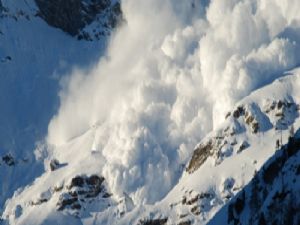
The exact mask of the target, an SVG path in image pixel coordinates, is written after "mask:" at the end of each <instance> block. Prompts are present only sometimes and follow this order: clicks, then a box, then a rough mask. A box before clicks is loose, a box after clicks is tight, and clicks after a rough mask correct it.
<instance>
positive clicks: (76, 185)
mask: <svg viewBox="0 0 300 225" xmlns="http://www.w3.org/2000/svg"><path fill="white" fill-rule="evenodd" d="M104 180H105V179H104V178H103V177H100V176H98V175H91V176H90V177H88V176H76V177H74V178H72V180H71V182H70V184H69V185H67V190H68V191H67V192H63V193H62V194H61V195H60V197H59V201H58V203H57V210H59V211H62V210H65V209H67V208H69V209H73V210H75V211H76V210H77V211H78V210H80V209H81V208H82V204H83V203H84V202H90V201H92V200H93V199H95V198H97V197H98V196H99V195H100V194H102V195H101V196H100V197H102V199H106V198H109V197H110V196H111V195H110V194H109V193H107V192H106V189H105V187H104V184H103V182H104Z"/></svg>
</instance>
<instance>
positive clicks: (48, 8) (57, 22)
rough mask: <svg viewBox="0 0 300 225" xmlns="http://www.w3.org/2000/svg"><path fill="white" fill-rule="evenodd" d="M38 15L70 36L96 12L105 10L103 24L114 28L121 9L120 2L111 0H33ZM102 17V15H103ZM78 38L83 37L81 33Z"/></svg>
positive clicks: (80, 28)
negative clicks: (105, 15)
mask: <svg viewBox="0 0 300 225" xmlns="http://www.w3.org/2000/svg"><path fill="white" fill-rule="evenodd" d="M35 2H36V4H37V6H38V8H39V12H38V14H37V15H38V16H40V17H41V18H42V19H44V20H45V21H46V22H47V23H48V24H49V25H51V26H54V27H57V28H60V29H62V30H63V31H65V32H67V33H69V34H70V35H72V36H75V35H78V34H79V33H80V31H81V30H82V29H83V28H84V27H85V26H86V25H88V24H90V23H92V22H93V21H94V20H95V19H96V16H97V15H98V14H101V13H104V12H107V13H108V15H109V16H108V18H106V19H107V21H101V22H104V25H105V26H107V27H109V28H114V27H115V26H116V24H117V23H118V20H119V17H120V14H121V9H120V3H119V2H116V3H115V4H114V5H112V1H111V0H92V1H88V0H52V1H49V0H35ZM115 14H117V15H115ZM103 19H104V17H103ZM80 38H84V36H83V35H82V34H81V36H80Z"/></svg>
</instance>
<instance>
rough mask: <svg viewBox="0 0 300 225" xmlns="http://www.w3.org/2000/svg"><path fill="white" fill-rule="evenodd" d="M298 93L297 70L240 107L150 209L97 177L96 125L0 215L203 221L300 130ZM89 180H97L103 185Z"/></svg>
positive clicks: (21, 220) (14, 220)
mask: <svg viewBox="0 0 300 225" xmlns="http://www.w3.org/2000/svg"><path fill="white" fill-rule="evenodd" d="M299 90H300V69H297V70H294V71H291V72H289V73H287V74H286V75H285V77H283V78H280V79H278V80H276V81H275V82H274V83H272V84H271V85H268V86H267V87H264V88H262V89H260V90H258V91H255V92H254V93H252V94H251V95H250V96H249V97H247V98H245V99H244V100H242V101H240V102H239V103H237V105H236V107H235V109H234V110H233V111H232V112H231V113H229V114H228V116H227V119H226V121H225V122H224V123H223V124H222V125H220V127H219V128H218V129H216V130H215V131H213V132H212V133H211V134H209V135H208V136H207V137H206V138H205V139H204V140H203V141H202V142H201V143H200V144H199V145H198V146H197V147H196V149H195V151H194V154H193V156H192V159H191V161H190V163H189V165H188V166H187V168H186V172H185V173H184V174H183V176H182V178H181V179H180V180H179V182H178V184H177V185H176V186H175V187H174V188H173V189H172V191H171V192H170V193H169V194H168V195H167V196H166V197H165V198H164V199H163V200H162V201H161V202H158V203H156V204H155V205H134V202H133V201H132V200H131V197H130V195H131V193H127V194H125V193H124V195H123V197H120V195H116V194H115V193H113V192H111V190H110V189H109V186H108V185H107V183H106V180H109V179H110V177H104V178H102V174H103V171H102V170H103V167H104V165H103V162H104V160H103V158H102V155H101V152H99V151H97V150H96V149H94V148H93V147H94V146H93V144H94V141H95V137H96V136H95V135H96V134H97V129H98V128H97V127H94V128H92V129H90V130H89V131H87V132H86V133H85V134H83V135H81V136H80V137H77V138H74V139H73V140H72V141H71V142H69V143H68V144H66V145H63V146H61V147H60V148H61V149H60V150H59V151H57V152H60V153H61V154H57V155H55V156H56V159H57V160H58V161H59V162H60V163H57V168H56V167H53V168H55V169H56V170H54V171H51V168H50V167H49V169H48V171H47V172H46V173H45V174H43V175H42V176H41V177H40V178H38V179H37V180H36V181H35V182H34V184H32V185H31V186H28V187H26V188H25V189H24V190H23V191H22V192H20V193H16V194H15V196H14V198H12V199H11V200H10V201H9V202H8V204H7V206H6V210H5V212H4V214H3V218H4V219H7V221H8V222H9V224H51V223H50V222H49V221H57V220H58V221H61V223H68V222H67V221H69V220H70V218H77V222H78V223H79V224H81V223H83V224H124V225H125V224H139V223H140V224H147V223H146V221H148V222H150V221H152V222H153V221H156V222H158V221H160V224H206V223H207V222H208V221H209V220H210V219H211V218H212V217H213V215H214V214H215V213H216V212H217V211H218V210H219V209H220V208H221V207H222V206H223V205H225V204H226V203H227V202H228V201H229V200H230V199H231V198H232V197H233V196H234V195H235V194H236V193H238V192H239V191H240V190H242V189H243V188H244V186H245V185H247V184H248V182H249V181H250V180H251V179H252V177H253V175H254V174H255V171H258V170H260V168H261V166H262V165H263V164H264V163H265V162H266V161H267V160H268V159H269V158H270V157H271V156H272V155H274V154H275V152H276V140H281V135H282V142H283V143H286V142H287V140H288V136H289V128H290V127H291V126H292V125H293V126H294V127H295V128H296V129H297V128H299V127H300V119H299V102H300V93H299ZM74 152H76V153H75V154H74ZM51 163H53V162H49V165H50V164H51ZM78 165H80V166H78ZM53 168H52V169H53ZM91 177H94V179H95V180H97V179H101V182H100V183H99V185H100V186H101V185H102V187H101V188H99V189H98V186H97V185H98V183H97V182H91V181H90V179H91ZM100 186H99V187H100ZM128 194H129V195H128ZM139 221H140V222H139ZM143 221H144V222H143ZM149 224H151V223H149Z"/></svg>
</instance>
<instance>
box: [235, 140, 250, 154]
mask: <svg viewBox="0 0 300 225" xmlns="http://www.w3.org/2000/svg"><path fill="white" fill-rule="evenodd" d="M249 146H250V144H249V143H248V142H247V141H243V142H242V144H241V145H240V146H239V149H238V150H237V153H240V152H242V151H244V150H245V149H246V148H248V147H249Z"/></svg>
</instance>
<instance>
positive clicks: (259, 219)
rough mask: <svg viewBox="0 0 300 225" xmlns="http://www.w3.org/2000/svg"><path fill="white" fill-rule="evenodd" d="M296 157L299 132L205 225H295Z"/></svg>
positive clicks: (299, 170)
mask: <svg viewBox="0 0 300 225" xmlns="http://www.w3.org/2000/svg"><path fill="white" fill-rule="evenodd" d="M299 154H300V130H298V132H297V133H296V134H295V136H293V137H291V138H290V139H289V142H288V143H287V144H286V145H284V146H283V147H282V148H281V149H280V150H279V151H277V152H276V153H275V154H274V156H272V157H271V158H270V159H269V160H268V161H267V162H266V163H265V164H264V165H263V167H262V168H261V169H260V170H259V171H258V172H257V173H256V174H255V176H254V177H253V179H252V180H251V182H250V183H249V184H248V185H247V186H246V187H245V188H244V189H243V190H242V191H240V192H239V194H238V195H237V196H236V197H235V198H234V199H232V200H231V201H230V202H229V203H228V204H227V205H226V206H224V207H223V208H222V209H221V210H220V211H219V212H218V213H217V215H216V216H215V217H214V218H213V219H212V220H211V221H210V223H209V224H210V225H211V224H221V223H222V224H245V225H246V224H259V225H264V224H291V225H297V224H299V223H300V214H299V210H300V201H299V199H300V196H299V195H300V192H299V190H300V182H299V181H300V180H299V176H300V157H299Z"/></svg>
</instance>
